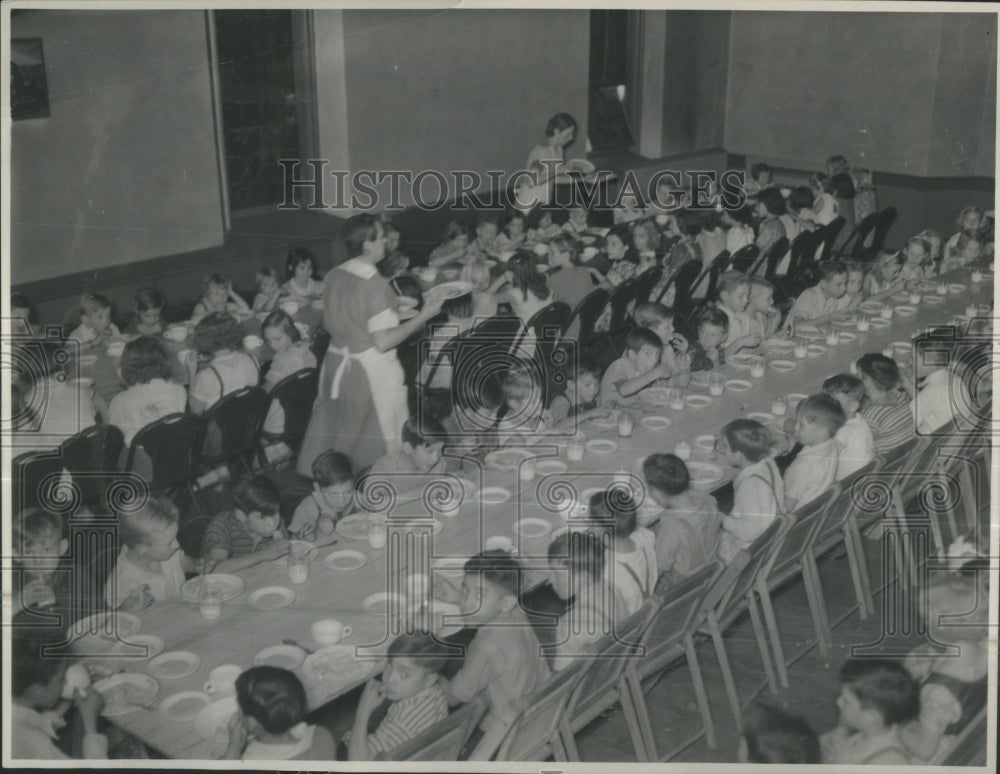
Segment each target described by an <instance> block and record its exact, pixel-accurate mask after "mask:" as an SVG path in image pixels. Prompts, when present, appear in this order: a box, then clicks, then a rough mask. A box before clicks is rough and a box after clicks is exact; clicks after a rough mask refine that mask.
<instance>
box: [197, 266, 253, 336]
mask: <svg viewBox="0 0 1000 774" xmlns="http://www.w3.org/2000/svg"><path fill="white" fill-rule="evenodd" d="M225 312H228V313H229V314H236V315H249V314H252V310H251V309H250V306H249V305H248V304H247V302H246V301H244V300H243V298H242V297H241V296H240V294H239V293H237V292H236V291H235V290H234V289H233V283H232V282H231V281H230V280H229V279H228V278H226V277H223V276H222V275H221V274H211V275H209V276H208V277H206V278H205V281H204V282H203V283H202V284H201V300H200V301H198V303H197V304H195V305H194V312H192V313H191V322H193V323H195V324H196V325H197V324H198V323H199V322H201V320H202V319H203V318H204V317H206V316H207V315H209V314H213V313H219V314H221V313H225Z"/></svg>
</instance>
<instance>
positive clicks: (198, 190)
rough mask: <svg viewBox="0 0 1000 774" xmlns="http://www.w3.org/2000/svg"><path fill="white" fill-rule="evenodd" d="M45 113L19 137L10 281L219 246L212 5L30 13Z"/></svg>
mask: <svg viewBox="0 0 1000 774" xmlns="http://www.w3.org/2000/svg"><path fill="white" fill-rule="evenodd" d="M10 34H11V35H12V37H41V39H42V45H43V49H44V56H45V71H46V77H47V80H48V88H49V109H50V117H49V118H41V119H33V120H29V121H15V122H14V123H13V126H12V138H11V202H12V209H11V224H12V227H11V232H12V233H11V240H12V242H11V248H12V249H11V256H12V260H11V279H12V282H13V283H20V282H29V281H31V280H36V279H42V278H45V277H51V276H53V275H56V274H69V273H73V272H81V271H87V270H91V269H97V268H100V267H103V266H109V265H117V264H124V263H131V262H134V261H140V260H143V259H146V258H153V257H156V256H162V255H169V254H172V253H180V252H185V251H190V250H197V249H200V248H205V247H210V246H213V245H219V244H221V243H222V241H223V220H222V206H221V194H220V188H219V173H218V166H217V154H216V148H215V135H214V129H213V118H212V102H211V86H210V82H209V67H208V60H209V54H208V39H207V36H206V23H205V13H204V12H203V11H157V12H150V11H80V12H74V11H63V10H51V11H22V12H19V13H16V14H14V15H13V16H12V18H11V30H10Z"/></svg>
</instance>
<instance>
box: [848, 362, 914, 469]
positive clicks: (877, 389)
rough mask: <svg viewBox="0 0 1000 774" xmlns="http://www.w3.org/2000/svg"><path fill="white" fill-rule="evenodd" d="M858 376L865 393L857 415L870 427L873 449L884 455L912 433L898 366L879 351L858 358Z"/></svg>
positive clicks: (911, 424) (911, 410)
mask: <svg viewBox="0 0 1000 774" xmlns="http://www.w3.org/2000/svg"><path fill="white" fill-rule="evenodd" d="M858 377H859V378H860V379H861V381H862V383H863V384H864V385H865V395H866V400H865V403H864V405H863V406H862V408H861V416H862V417H863V418H864V420H865V421H866V422H867V423H868V427H869V428H871V431H872V437H873V438H874V439H875V451H876V452H877V453H878V454H879V455H881V456H883V457H884V456H885V455H886V454H888V453H889V452H891V451H892V450H893V449H895V448H897V447H899V446H902V445H903V444H904V443H906V442H907V441H909V440H910V439H911V438H912V437H913V435H914V433H915V431H916V427H915V425H914V418H913V406H912V403H911V401H910V398H909V396H908V395H907V394H906V393H905V392H904V391H903V380H902V377H901V376H900V373H899V366H897V365H896V362H895V361H894V360H892V359H891V358H888V357H886V356H885V355H881V354H868V355H864V356H862V357H861V359H859V360H858Z"/></svg>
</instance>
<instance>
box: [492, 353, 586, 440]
mask: <svg viewBox="0 0 1000 774" xmlns="http://www.w3.org/2000/svg"><path fill="white" fill-rule="evenodd" d="M500 390H501V394H502V396H503V398H502V400H503V403H502V404H501V407H500V409H499V410H498V411H497V417H498V422H497V423H496V427H495V429H496V434H497V437H498V440H499V442H500V445H501V446H508V445H524V444H529V443H534V442H536V441H539V440H541V439H542V438H543V437H544V436H545V433H546V431H548V430H552V429H554V424H555V423H554V422H553V419H552V416H551V414H550V413H549V412H548V411H547V410H546V409H545V408H544V404H543V403H542V395H543V393H542V384H541V376H540V374H539V373H538V369H537V368H536V367H535V366H534V364H533V363H531V362H530V361H521V362H520V363H519V364H515V365H512V366H511V367H510V368H508V369H507V371H506V372H505V373H504V375H503V381H502V382H501V383H500ZM567 416H568V415H567Z"/></svg>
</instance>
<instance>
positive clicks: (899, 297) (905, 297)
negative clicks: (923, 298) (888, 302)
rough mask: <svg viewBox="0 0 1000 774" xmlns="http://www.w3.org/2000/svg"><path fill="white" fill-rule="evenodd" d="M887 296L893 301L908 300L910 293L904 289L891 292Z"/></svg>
mask: <svg viewBox="0 0 1000 774" xmlns="http://www.w3.org/2000/svg"><path fill="white" fill-rule="evenodd" d="M889 298H891V299H892V300H893V301H909V300H910V294H909V293H908V292H907V291H905V290H904V291H901V292H899V293H893V294H892V295H891V296H889Z"/></svg>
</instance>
